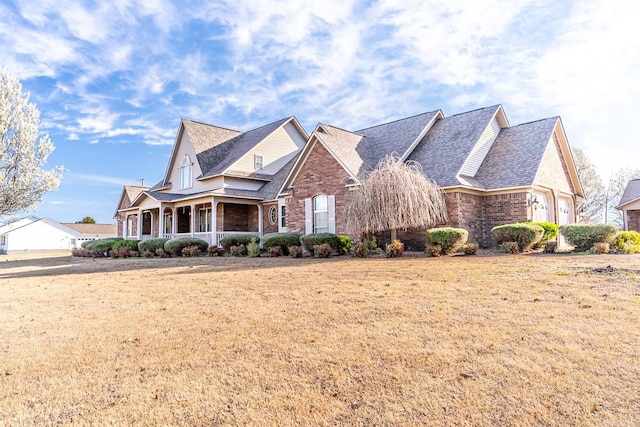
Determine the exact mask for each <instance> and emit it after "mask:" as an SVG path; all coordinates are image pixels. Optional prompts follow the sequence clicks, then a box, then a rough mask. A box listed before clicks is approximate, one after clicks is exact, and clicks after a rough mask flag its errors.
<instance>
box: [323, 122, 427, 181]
mask: <svg viewBox="0 0 640 427" xmlns="http://www.w3.org/2000/svg"><path fill="white" fill-rule="evenodd" d="M438 113H439V111H431V112H428V113H423V114H419V115H417V116H413V117H407V118H405V119H400V120H396V121H393V122H389V123H384V124H381V125H376V126H372V127H368V128H365V129H361V130H358V131H356V132H351V131H347V130H344V129H340V128H337V127H335V126H330V125H326V124H322V125H321V126H322V127H324V128H325V129H326V130H327V131H328V132H329V133H328V134H324V133H321V132H319V133H318V135H319V137H320V138H321V139H322V140H323V141H324V142H325V143H326V144H327V146H328V147H329V148H330V149H331V151H333V152H334V153H335V155H336V156H337V157H338V158H339V159H340V160H341V161H342V162H343V163H344V164H345V166H346V167H347V168H348V169H349V170H350V171H351V173H352V174H353V175H355V176H358V175H361V174H362V173H364V172H367V171H369V170H371V169H373V168H375V167H376V166H377V164H378V163H379V162H380V160H382V159H383V158H384V157H385V156H386V155H387V154H393V153H396V154H398V155H403V154H405V152H406V151H407V150H408V149H409V147H411V144H413V143H414V142H415V141H416V140H417V139H418V137H419V136H420V133H421V132H422V131H423V130H424V129H425V127H426V126H427V125H428V124H429V123H430V122H431V121H432V120H433V118H434V117H435V116H436V115H437V114H438Z"/></svg>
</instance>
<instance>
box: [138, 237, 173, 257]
mask: <svg viewBox="0 0 640 427" xmlns="http://www.w3.org/2000/svg"><path fill="white" fill-rule="evenodd" d="M167 240H169V239H167V238H165V237H158V238H157V239H148V240H143V241H141V242H140V243H138V251H140V253H143V252H145V251H150V252H155V251H156V249H164V244H165V243H166V242H167Z"/></svg>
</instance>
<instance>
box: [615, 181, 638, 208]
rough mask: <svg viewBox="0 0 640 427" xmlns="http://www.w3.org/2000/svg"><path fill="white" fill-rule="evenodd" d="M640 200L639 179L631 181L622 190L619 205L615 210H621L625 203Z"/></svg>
mask: <svg viewBox="0 0 640 427" xmlns="http://www.w3.org/2000/svg"><path fill="white" fill-rule="evenodd" d="M638 199H640V179H632V180H631V181H629V182H628V183H627V187H626V188H625V189H624V193H623V194H622V198H620V203H618V206H616V208H618V209H619V208H621V207H622V206H624V205H626V204H627V203H630V202H634V201H636V200H638Z"/></svg>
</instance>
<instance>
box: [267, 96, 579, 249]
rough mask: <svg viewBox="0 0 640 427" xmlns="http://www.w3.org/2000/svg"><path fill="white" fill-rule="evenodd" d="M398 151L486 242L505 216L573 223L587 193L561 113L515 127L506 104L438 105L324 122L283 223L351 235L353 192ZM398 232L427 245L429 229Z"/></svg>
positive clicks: (454, 221)
mask: <svg viewBox="0 0 640 427" xmlns="http://www.w3.org/2000/svg"><path fill="white" fill-rule="evenodd" d="M391 153H396V154H397V155H399V156H400V158H401V160H403V161H404V160H412V161H416V162H418V163H419V164H420V165H421V166H422V169H423V172H424V173H425V175H426V176H427V177H428V178H430V179H432V180H434V181H435V182H436V183H437V184H438V185H439V186H440V187H442V188H443V189H444V191H445V193H446V204H447V211H448V216H449V224H448V225H451V226H455V227H461V228H465V229H467V230H468V231H469V232H470V233H471V234H472V235H473V236H474V238H475V239H476V241H478V242H479V243H481V244H482V245H489V244H490V243H491V236H490V232H491V228H493V227H495V226H497V225H502V224H505V223H510V222H516V221H531V220H533V221H550V222H555V223H558V224H567V223H573V222H575V219H576V206H577V205H578V204H579V203H580V201H581V200H582V189H581V186H580V182H579V180H578V176H577V172H576V169H575V165H574V163H573V158H572V156H571V152H570V149H569V144H568V142H567V138H566V135H565V132H564V129H563V126H562V122H561V120H560V118H559V117H553V118H549V119H544V120H539V121H535V122H531V123H524V124H521V125H517V126H509V123H508V121H507V118H506V115H505V113H504V111H503V108H502V106H500V105H497V106H492V107H487V108H482V109H479V110H474V111H469V112H466V113H462V114H457V115H453V116H450V117H445V116H444V114H443V113H442V112H441V111H439V110H438V111H433V112H428V113H424V114H420V115H417V116H413V117H409V118H405V119H401V120H397V121H394V122H390V123H385V124H381V125H377V126H373V127H369V128H365V129H361V130H358V131H353V132H352V131H348V130H344V129H340V128H337V127H334V126H330V125H327V124H318V125H317V127H316V129H315V130H314V131H313V133H312V134H311V136H310V138H309V141H308V142H307V144H306V146H305V148H304V150H303V151H302V153H301V154H300V156H299V158H298V160H297V161H296V164H295V165H294V167H293V169H292V171H291V173H290V174H289V176H288V177H287V179H286V181H285V183H284V185H283V190H282V191H281V193H280V195H279V199H280V200H282V199H284V205H285V206H286V212H287V213H288V216H287V218H286V229H287V230H288V231H290V232H297V233H302V234H306V233H311V232H321V231H328V232H333V233H337V234H347V209H348V206H349V204H350V202H351V194H352V193H351V192H352V191H353V190H354V189H356V188H357V186H358V184H359V179H360V177H361V176H362V174H363V173H366V172H367V171H369V170H371V169H372V168H374V167H375V166H376V165H377V163H378V162H379V161H380V160H381V159H382V158H384V156H385V155H387V154H391ZM280 203H281V204H283V202H282V201H280ZM352 237H358V236H352ZM388 237H389V235H388V234H386V235H385V234H382V235H381V236H380V238H382V240H383V241H384V240H388ZM398 238H399V239H400V240H402V241H404V242H405V244H407V246H409V247H411V248H413V249H421V248H422V247H423V245H424V240H425V237H424V230H405V231H404V232H402V231H400V230H399V231H398Z"/></svg>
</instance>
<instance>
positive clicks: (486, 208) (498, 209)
mask: <svg viewBox="0 0 640 427" xmlns="http://www.w3.org/2000/svg"><path fill="white" fill-rule="evenodd" d="M483 199H484V200H483V214H484V226H483V233H482V238H481V239H480V240H478V243H480V244H482V245H484V246H488V245H490V244H492V241H491V229H492V228H493V227H496V226H498V225H504V224H510V223H513V222H523V221H527V219H529V218H528V208H527V193H526V192H520V193H509V194H498V195H494V196H485V197H483Z"/></svg>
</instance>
